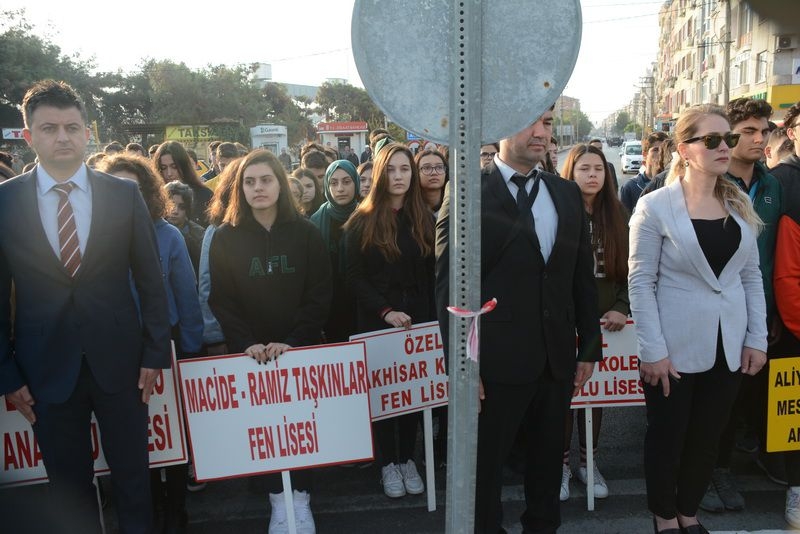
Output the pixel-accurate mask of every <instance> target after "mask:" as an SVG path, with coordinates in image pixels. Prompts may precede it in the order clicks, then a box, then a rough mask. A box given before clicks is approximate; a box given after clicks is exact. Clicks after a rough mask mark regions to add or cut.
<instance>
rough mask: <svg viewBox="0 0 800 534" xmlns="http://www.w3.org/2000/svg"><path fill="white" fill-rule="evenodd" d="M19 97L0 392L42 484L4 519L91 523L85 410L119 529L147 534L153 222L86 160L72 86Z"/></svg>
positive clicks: (156, 362)
mask: <svg viewBox="0 0 800 534" xmlns="http://www.w3.org/2000/svg"><path fill="white" fill-rule="evenodd" d="M22 109H23V118H24V121H25V129H24V131H23V135H24V137H25V140H26V141H27V142H28V144H29V145H30V146H31V147H32V148H33V149H34V151H35V152H36V155H37V157H38V159H39V164H38V165H37V166H36V167H34V169H33V170H31V171H30V172H28V173H26V174H23V175H21V176H18V177H16V178H15V179H13V180H9V181H7V182H4V183H3V184H1V185H0V394H5V395H6V399H7V400H8V401H9V402H10V403H11V404H13V405H14V407H15V408H16V409H17V410H18V411H19V412H20V413H21V414H22V415H23V416H25V418H27V419H28V421H30V423H31V425H32V427H33V431H34V433H35V436H36V440H37V443H38V445H39V448H40V450H41V454H42V460H43V461H44V465H45V468H46V469H47V474H48V477H49V479H50V486H49V488H48V489H49V492H48V498H47V499H46V500H45V501H43V502H37V503H35V505H32V506H31V509H35V511H36V513H35V514H26V513H25V510H22V511H16V510H15V513H14V514H13V516H12V515H9V516H6V517H5V518H4V521H7V522H6V523H4V528H8V529H9V530H8V531H9V532H12V531H13V532H48V533H50V532H55V533H59V532H65V533H73V532H80V533H82V534H83V533H99V532H100V531H101V526H100V520H99V510H98V506H97V500H96V496H95V492H94V486H93V485H92V477H93V474H94V469H93V463H94V462H93V459H92V441H91V440H92V435H91V431H90V417H91V413H92V412H94V414H95V416H96V418H97V421H98V424H99V427H100V433H101V439H102V446H103V451H104V453H105V458H106V461H107V462H108V465H109V467H110V468H111V482H112V487H113V497H114V503H115V507H116V509H117V514H118V516H119V527H120V530H121V532H123V533H136V534H149V533H150V532H151V529H152V518H153V514H152V501H151V498H150V474H149V457H148V450H147V449H148V435H147V432H148V411H147V402H148V400H149V398H150V394H151V392H152V390H153V386H154V385H155V381H156V378H157V377H158V374H159V370H160V369H161V368H166V367H169V365H170V357H169V338H170V323H169V318H168V314H167V297H166V291H165V289H164V284H163V282H162V280H161V267H160V263H159V258H158V252H157V247H156V241H155V231H154V228H153V224H152V222H151V219H150V215H149V213H148V210H147V207H146V206H145V204H144V201H143V200H142V196H141V194H140V193H139V188H138V187H137V184H136V183H135V182H133V181H130V180H122V179H119V178H115V177H113V176H110V175H108V174H104V173H99V172H95V171H93V170H91V169H89V168H87V166H86V165H85V164H84V163H83V157H84V154H85V151H86V144H87V142H88V139H89V130H88V128H87V127H86V111H85V108H84V105H83V102H82V101H81V100H80V98H79V97H78V95H77V93H75V91H74V90H73V89H72V88H71V87H70V86H68V85H67V84H65V83H63V82H55V81H52V80H47V81H42V82H37V83H36V84H35V85H34V86H33V87H32V88H31V89H30V90H29V91H28V92H27V94H26V95H25V98H24V100H23V102H22ZM131 276H132V277H133V281H134V283H135V285H136V291H137V293H138V297H139V306H138V307H137V304H136V302H135V301H134V299H133V295H132V292H131V283H130V277H131ZM12 282H13V285H14V298H15V306H13V307H12V306H11V305H10V301H11V287H12ZM12 325H13V330H12ZM12 339H13V346H12ZM28 504H31V503H28ZM10 525H13V526H10Z"/></svg>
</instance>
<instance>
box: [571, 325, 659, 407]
mask: <svg viewBox="0 0 800 534" xmlns="http://www.w3.org/2000/svg"><path fill="white" fill-rule="evenodd" d="M602 333H603V361H601V362H597V364H596V365H595V366H594V373H592V377H591V378H590V379H589V380H588V381H587V382H586V383H585V384H584V385H583V388H581V390H580V391H579V392H578V394H577V395H576V396H575V397H573V398H572V408H590V407H592V406H597V407H600V406H644V389H643V388H642V381H641V379H640V377H639V347H638V345H637V342H636V324H635V323H634V321H633V320H631V319H628V324H627V325H626V326H625V328H623V329H622V330H620V331H619V332H609V331H608V330H605V329H603V330H602Z"/></svg>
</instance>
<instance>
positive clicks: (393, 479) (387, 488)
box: [381, 463, 406, 499]
mask: <svg viewBox="0 0 800 534" xmlns="http://www.w3.org/2000/svg"><path fill="white" fill-rule="evenodd" d="M381 484H383V492H384V493H385V494H386V496H387V497H391V498H392V499H396V498H397V497H403V496H404V495H405V494H406V487H405V485H404V484H403V475H402V474H401V473H400V468H399V467H397V464H395V463H391V464H389V465H385V466H383V468H381Z"/></svg>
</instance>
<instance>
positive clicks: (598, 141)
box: [589, 137, 603, 145]
mask: <svg viewBox="0 0 800 534" xmlns="http://www.w3.org/2000/svg"><path fill="white" fill-rule="evenodd" d="M592 143H600V144H601V145H602V144H603V141H602V140H600V139H598V138H597V137H595V138H594V139H592V140H591V141H589V144H590V145H591V144H592Z"/></svg>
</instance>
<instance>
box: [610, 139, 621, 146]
mask: <svg viewBox="0 0 800 534" xmlns="http://www.w3.org/2000/svg"><path fill="white" fill-rule="evenodd" d="M608 146H610V147H611V146H622V138H621V137H619V136H615V137H609V138H608Z"/></svg>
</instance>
